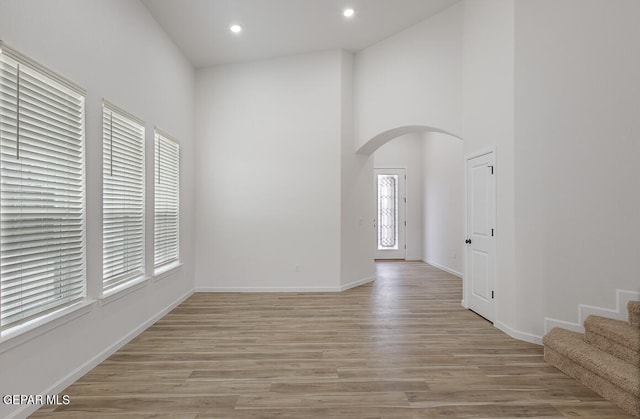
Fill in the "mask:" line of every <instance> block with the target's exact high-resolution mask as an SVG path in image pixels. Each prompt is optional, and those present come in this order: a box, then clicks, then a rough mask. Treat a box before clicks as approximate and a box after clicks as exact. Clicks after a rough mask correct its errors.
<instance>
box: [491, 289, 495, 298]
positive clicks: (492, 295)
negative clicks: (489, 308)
mask: <svg viewBox="0 0 640 419" xmlns="http://www.w3.org/2000/svg"><path fill="white" fill-rule="evenodd" d="M494 298H495V297H494V294H493V291H491V299H492V300H493V299H494Z"/></svg>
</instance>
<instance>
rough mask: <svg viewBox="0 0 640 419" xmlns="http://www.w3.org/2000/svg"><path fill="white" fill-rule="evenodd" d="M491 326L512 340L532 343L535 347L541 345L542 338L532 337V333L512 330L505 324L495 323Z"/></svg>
mask: <svg viewBox="0 0 640 419" xmlns="http://www.w3.org/2000/svg"><path fill="white" fill-rule="evenodd" d="M493 325H494V326H495V327H496V328H497V329H499V330H501V331H503V332H504V333H506V334H507V335H509V336H511V337H512V338H514V339H518V340H523V341H525V342H529V343H534V344H536V345H542V336H538V335H534V334H533V333H527V332H522V331H520V330H516V329H513V328H511V327H509V326H507V325H506V324H504V323H502V322H499V321H496V322H495V323H493Z"/></svg>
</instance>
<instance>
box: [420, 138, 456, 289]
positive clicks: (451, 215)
mask: <svg viewBox="0 0 640 419" xmlns="http://www.w3.org/2000/svg"><path fill="white" fill-rule="evenodd" d="M421 157H422V165H423V169H422V170H423V175H422V176H423V178H422V179H423V180H422V182H423V204H422V207H423V208H424V210H423V212H424V213H423V215H422V216H423V219H424V221H423V235H422V239H423V245H422V249H423V256H422V259H423V260H424V261H425V262H427V263H429V264H431V265H433V266H436V267H439V268H441V269H444V270H446V271H447V272H449V273H452V274H454V275H457V276H459V277H462V275H463V272H464V266H463V265H464V264H463V261H464V253H463V252H464V239H465V236H464V235H465V196H464V173H465V166H464V144H463V142H462V141H461V140H460V139H458V138H456V137H453V136H451V135H446V134H440V133H425V134H424V140H423V150H422V156H421Z"/></svg>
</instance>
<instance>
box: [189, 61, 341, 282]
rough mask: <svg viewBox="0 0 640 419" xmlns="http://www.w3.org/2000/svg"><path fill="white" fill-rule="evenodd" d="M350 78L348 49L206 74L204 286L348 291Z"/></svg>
mask: <svg viewBox="0 0 640 419" xmlns="http://www.w3.org/2000/svg"><path fill="white" fill-rule="evenodd" d="M341 82H342V52H341V51H338V50H336V51H328V52H322V53H314V54H306V55H299V56H292V57H283V58H276V59H272V60H266V61H260V62H253V63H246V64H236V65H226V66H219V67H213V68H209V69H203V70H199V71H198V72H197V76H196V90H197V94H196V97H197V101H196V109H197V116H196V132H197V142H198V143H197V149H196V179H197V184H196V189H197V190H198V196H197V198H196V212H195V221H196V225H197V226H198V229H197V231H196V239H195V240H196V241H195V247H196V287H197V289H198V290H209V291H220V290H270V291H278V290H323V289H324V290H333V289H338V288H339V286H340V252H341V249H340V242H341V236H340V234H341V233H340V227H341V224H340V215H341V206H340V205H341V204H340V199H341V196H340V189H341V179H340V172H341V163H340V150H341V140H342V135H343V132H342V125H341V116H342V110H341V104H342V83H341ZM296 266H298V267H299V269H298V271H296Z"/></svg>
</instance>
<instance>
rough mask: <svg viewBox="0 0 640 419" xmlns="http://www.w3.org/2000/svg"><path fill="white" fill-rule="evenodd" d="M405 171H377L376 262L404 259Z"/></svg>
mask: <svg viewBox="0 0 640 419" xmlns="http://www.w3.org/2000/svg"><path fill="white" fill-rule="evenodd" d="M405 180H406V178H405V170H404V169H374V185H375V188H376V194H375V196H376V223H375V225H376V250H375V258H376V259H404V258H405V254H406V248H405V227H406V225H405V207H406V197H405V188H404V185H405Z"/></svg>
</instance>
